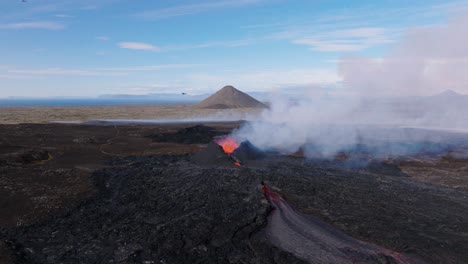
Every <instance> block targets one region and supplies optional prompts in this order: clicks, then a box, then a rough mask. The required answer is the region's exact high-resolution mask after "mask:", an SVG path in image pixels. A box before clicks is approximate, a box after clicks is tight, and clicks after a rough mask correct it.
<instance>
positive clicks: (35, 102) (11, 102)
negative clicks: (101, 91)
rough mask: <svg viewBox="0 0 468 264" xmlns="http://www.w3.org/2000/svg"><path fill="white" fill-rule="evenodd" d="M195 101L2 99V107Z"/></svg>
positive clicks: (189, 102)
mask: <svg viewBox="0 0 468 264" xmlns="http://www.w3.org/2000/svg"><path fill="white" fill-rule="evenodd" d="M193 103H195V102H193V101H162V100H154V99H153V100H144V99H110V98H105V99H101V98H92V99H68V98H67V99H55V98H54V99H0V107H23V106H29V107H34V106H102V105H176V104H193Z"/></svg>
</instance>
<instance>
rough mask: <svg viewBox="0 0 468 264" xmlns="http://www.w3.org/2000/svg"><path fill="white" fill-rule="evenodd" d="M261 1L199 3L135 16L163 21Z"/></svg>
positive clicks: (229, 0) (227, 0)
mask: <svg viewBox="0 0 468 264" xmlns="http://www.w3.org/2000/svg"><path fill="white" fill-rule="evenodd" d="M262 1H263V0H220V1H210V2H202V1H199V2H198V3H196V4H187V5H178V6H172V7H167V8H161V9H156V10H149V11H145V12H142V13H140V14H137V16H138V17H142V18H145V19H164V18H170V17H177V16H185V15H193V14H198V13H202V12H207V11H210V10H214V9H222V8H233V7H240V6H245V5H251V4H256V3H259V2H262Z"/></svg>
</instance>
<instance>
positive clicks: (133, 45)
mask: <svg viewBox="0 0 468 264" xmlns="http://www.w3.org/2000/svg"><path fill="white" fill-rule="evenodd" d="M117 45H118V46H119V47H121V48H122V49H131V50H145V51H160V50H161V48H159V47H158V46H154V45H152V44H148V43H143V42H119V43H117Z"/></svg>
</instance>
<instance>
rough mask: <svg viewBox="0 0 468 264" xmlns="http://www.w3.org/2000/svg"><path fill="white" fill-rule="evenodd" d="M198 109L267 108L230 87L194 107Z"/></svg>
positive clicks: (225, 87)
mask: <svg viewBox="0 0 468 264" xmlns="http://www.w3.org/2000/svg"><path fill="white" fill-rule="evenodd" d="M195 106H196V107H199V108H211V109H228V108H266V107H267V106H266V105H265V104H263V103H262V102H260V101H258V100H257V99H255V98H253V97H252V96H250V95H248V94H246V93H243V92H241V91H239V90H237V89H236V88H234V87H233V86H231V85H227V86H224V87H223V88H222V89H221V90H219V91H217V92H216V93H214V94H213V95H211V96H210V97H208V98H206V99H205V100H203V101H201V102H200V103H198V104H196V105H195Z"/></svg>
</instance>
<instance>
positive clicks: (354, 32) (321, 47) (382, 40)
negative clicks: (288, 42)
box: [293, 27, 394, 52]
mask: <svg viewBox="0 0 468 264" xmlns="http://www.w3.org/2000/svg"><path fill="white" fill-rule="evenodd" d="M392 42H394V40H393V39H392V38H391V37H390V32H388V31H387V30H385V29H384V28H378V27H362V28H353V29H346V30H335V31H332V32H327V33H322V34H317V35H313V36H311V37H307V38H301V39H295V40H293V43H295V44H302V45H308V46H310V48H311V49H312V50H315V51H325V52H327V51H328V52H338V51H340V52H348V51H360V50H364V49H367V48H370V47H373V46H376V45H381V44H388V43H392Z"/></svg>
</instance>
